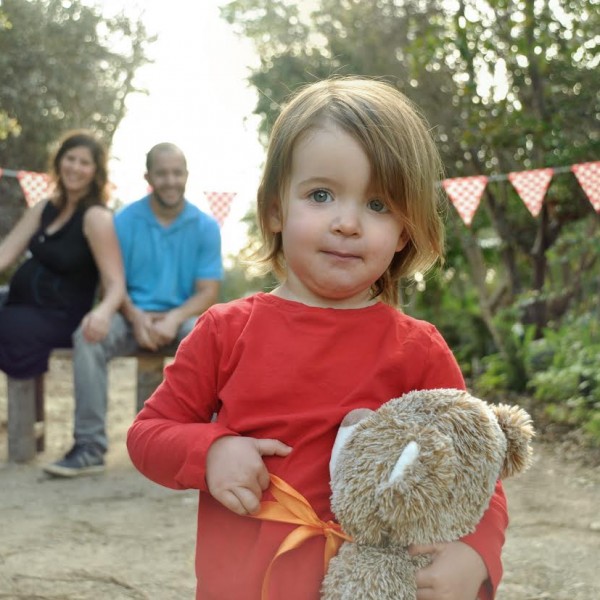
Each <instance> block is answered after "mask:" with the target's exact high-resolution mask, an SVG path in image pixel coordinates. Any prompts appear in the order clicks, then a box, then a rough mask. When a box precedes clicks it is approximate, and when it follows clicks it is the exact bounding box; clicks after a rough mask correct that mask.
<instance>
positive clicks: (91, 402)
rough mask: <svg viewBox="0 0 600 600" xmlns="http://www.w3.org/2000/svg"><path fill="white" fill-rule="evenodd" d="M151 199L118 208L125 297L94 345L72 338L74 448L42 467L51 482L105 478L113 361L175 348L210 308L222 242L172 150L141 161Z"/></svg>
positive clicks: (166, 147)
mask: <svg viewBox="0 0 600 600" xmlns="http://www.w3.org/2000/svg"><path fill="white" fill-rule="evenodd" d="M146 171H147V172H146V175H145V177H146V180H147V181H148V183H149V184H150V186H151V187H152V192H151V193H150V194H149V195H148V196H146V197H145V198H142V199H141V200H138V201H137V202H134V203H132V204H130V205H128V206H126V207H125V208H123V209H122V210H121V211H120V212H119V213H118V214H117V215H116V217H115V226H116V230H117V235H118V237H119V243H120V246H121V252H122V254H123V263H124V266H125V279H126V283H127V297H126V299H125V302H124V304H123V306H122V307H121V311H120V312H119V313H117V314H115V316H114V317H113V320H112V322H111V327H110V332H109V334H108V335H107V337H106V338H105V339H104V340H103V341H101V342H99V343H89V342H87V341H86V340H85V339H84V337H83V335H82V332H81V328H79V329H78V330H77V331H76V332H75V334H74V336H73V371H74V378H75V432H74V437H75V444H74V445H73V447H72V448H71V450H70V451H69V452H68V453H67V454H66V455H65V457H64V458H63V459H62V460H59V461H58V462H55V463H53V464H50V465H47V466H46V467H44V471H45V472H46V473H49V474H51V475H55V476H58V477H75V476H78V475H84V474H91V473H97V472H100V471H102V470H104V454H105V453H106V451H107V448H108V442H107V437H106V412H107V368H108V362H109V361H110V359H111V358H113V357H115V356H127V355H131V354H135V353H136V352H137V351H139V350H140V349H145V350H149V351H155V350H158V349H159V348H163V347H165V346H172V347H173V352H174V351H175V349H176V346H177V344H178V343H179V342H180V341H181V340H182V339H183V338H184V337H185V336H186V335H187V334H188V333H189V332H190V331H191V329H192V328H193V326H194V323H195V321H196V319H197V318H198V315H200V314H201V313H202V312H204V311H205V310H206V309H207V308H209V307H210V306H211V305H212V304H214V303H215V302H216V301H217V298H218V294H219V286H220V280H221V279H222V276H223V267H222V262H221V234H220V230H219V225H218V223H217V222H216V220H215V219H213V218H212V217H210V216H208V215H207V214H205V213H203V212H202V211H201V210H200V209H198V208H197V207H195V206H194V205H192V204H190V203H189V202H188V201H187V200H186V199H185V198H184V193H185V186H186V182H187V177H188V171H187V164H186V159H185V156H184V154H183V152H182V151H181V150H180V149H179V148H178V147H177V146H175V145H173V144H168V143H162V144H158V145H156V146H154V147H153V148H152V149H151V150H150V152H148V155H147V158H146Z"/></svg>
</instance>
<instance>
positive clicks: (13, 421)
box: [7, 375, 44, 463]
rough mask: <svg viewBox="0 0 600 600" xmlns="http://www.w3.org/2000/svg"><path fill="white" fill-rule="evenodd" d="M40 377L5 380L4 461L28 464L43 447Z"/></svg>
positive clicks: (41, 379)
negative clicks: (6, 410) (5, 446)
mask: <svg viewBox="0 0 600 600" xmlns="http://www.w3.org/2000/svg"><path fill="white" fill-rule="evenodd" d="M43 392H44V376H43V375H40V376H38V377H35V378H33V379H13V378H12V377H7V396H8V460H9V461H12V462H17V463H23V462H28V461H30V460H32V459H33V458H35V455H36V453H37V452H38V451H40V450H42V449H43V448H44V393H43Z"/></svg>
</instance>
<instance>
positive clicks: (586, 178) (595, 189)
mask: <svg viewBox="0 0 600 600" xmlns="http://www.w3.org/2000/svg"><path fill="white" fill-rule="evenodd" d="M571 171H573V173H574V174H575V177H577V181H579V185H580V186H581V187H582V189H583V191H584V192H585V193H586V195H587V197H588V199H589V201H590V202H591V203H592V206H593V207H594V209H595V211H596V212H600V161H597V162H588V163H580V164H578V165H573V166H572V167H571Z"/></svg>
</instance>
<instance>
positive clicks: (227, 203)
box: [204, 192, 237, 227]
mask: <svg viewBox="0 0 600 600" xmlns="http://www.w3.org/2000/svg"><path fill="white" fill-rule="evenodd" d="M236 194H237V192H204V195H205V196H206V198H207V200H208V204H209V206H210V211H211V212H212V214H213V216H214V218H215V219H216V220H217V221H218V222H219V226H220V227H223V223H224V222H225V219H226V218H227V215H229V210H230V208H231V201H232V200H233V199H234V197H235V196H236Z"/></svg>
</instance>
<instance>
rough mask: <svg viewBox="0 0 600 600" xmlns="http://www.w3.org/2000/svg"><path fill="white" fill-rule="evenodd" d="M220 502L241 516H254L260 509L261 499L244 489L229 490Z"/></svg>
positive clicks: (224, 493)
mask: <svg viewBox="0 0 600 600" xmlns="http://www.w3.org/2000/svg"><path fill="white" fill-rule="evenodd" d="M218 500H219V501H220V502H221V504H223V506H225V507H226V508H228V509H229V510H231V511H233V512H234V513H236V514H238V515H241V516H244V515H251V514H254V513H255V512H258V509H259V508H260V499H259V498H257V497H256V494H254V492H252V491H251V490H249V489H248V488H244V487H238V488H235V489H233V490H227V491H225V492H223V494H222V497H221V498H219V499H218Z"/></svg>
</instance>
